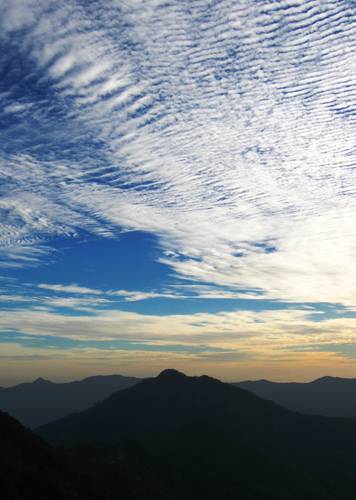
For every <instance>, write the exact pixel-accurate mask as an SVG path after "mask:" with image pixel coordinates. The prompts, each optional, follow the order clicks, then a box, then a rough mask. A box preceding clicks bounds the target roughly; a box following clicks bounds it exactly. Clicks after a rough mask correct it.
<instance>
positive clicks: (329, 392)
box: [234, 377, 356, 418]
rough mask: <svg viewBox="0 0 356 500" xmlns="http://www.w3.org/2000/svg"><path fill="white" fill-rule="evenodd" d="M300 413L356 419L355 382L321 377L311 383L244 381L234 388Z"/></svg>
mask: <svg viewBox="0 0 356 500" xmlns="http://www.w3.org/2000/svg"><path fill="white" fill-rule="evenodd" d="M234 385H235V386H237V387H240V388H242V389H247V390H249V391H251V392H253V393H254V394H256V395H257V396H259V397H261V398H263V399H268V400H270V401H274V402H275V403H278V404H280V405H282V406H284V407H285V408H288V409H290V410H293V411H298V412H300V413H307V414H313V415H324V416H326V417H351V418H356V379H354V378H339V377H322V378H319V379H317V380H314V381H313V382H308V383H298V382H284V383H281V382H270V381H268V380H256V381H244V382H237V383H235V384H234Z"/></svg>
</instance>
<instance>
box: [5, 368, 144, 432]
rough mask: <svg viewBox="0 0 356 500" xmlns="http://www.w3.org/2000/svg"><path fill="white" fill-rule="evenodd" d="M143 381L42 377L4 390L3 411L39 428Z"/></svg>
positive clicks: (130, 378) (116, 377) (117, 377)
mask: <svg viewBox="0 0 356 500" xmlns="http://www.w3.org/2000/svg"><path fill="white" fill-rule="evenodd" d="M138 380H139V379H137V378H135V377H124V376H122V375H109V376H96V377H88V378H85V379H84V380H80V381H76V382H67V383H62V384H61V383H54V382H50V381H49V380H44V379H42V378H38V379H37V380H35V381H34V382H32V383H23V384H19V385H16V386H14V387H8V388H3V387H1V388H0V410H3V411H5V412H7V413H9V414H10V415H12V416H14V417H15V418H16V419H17V420H19V421H20V422H21V423H22V424H23V425H25V426H26V427H30V428H35V427H38V426H39V425H43V424H46V423H48V422H51V421H53V420H57V419H59V418H61V417H64V416H65V415H68V414H69V413H73V412H78V411H83V410H86V409H87V408H89V407H90V406H92V405H93V404H95V403H97V402H98V401H101V400H103V399H106V398H107V397H108V396H109V395H110V394H111V393H112V392H115V391H118V390H120V389H125V388H126V387H130V386H131V385H134V384H135V383H136V382H137V381H138Z"/></svg>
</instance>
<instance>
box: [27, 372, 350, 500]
mask: <svg viewBox="0 0 356 500" xmlns="http://www.w3.org/2000/svg"><path fill="white" fill-rule="evenodd" d="M37 432H38V433H39V434H40V436H41V437H42V438H44V439H46V440H48V441H49V442H51V443H52V444H56V445H61V446H63V445H66V446H71V447H73V446H77V447H78V446H79V448H80V447H85V446H90V445H91V446H93V445H95V446H97V447H100V446H103V447H105V446H108V447H111V448H113V449H114V450H115V452H114V455H113V456H114V457H115V458H113V459H112V460H111V463H115V462H116V463H117V464H119V465H118V467H122V463H123V462H125V461H126V460H127V457H131V459H132V456H134V457H135V458H134V460H133V461H131V463H134V464H135V466H134V467H136V468H137V467H138V468H139V470H140V478H141V481H143V482H145V481H147V482H148V484H150V481H152V478H156V479H157V478H159V481H160V488H159V491H161V492H164V493H162V494H158V493H157V492H156V495H155V497H152V498H167V499H168V498H169V499H170V498H174V499H220V498H224V499H234V500H236V499H241V500H261V499H263V500H272V499H273V500H282V499H284V500H292V499H293V500H299V499H301V498H303V499H305V500H307V499H308V500H311V499H313V500H316V499H319V500H321V499H324V500H327V499H328V500H331V499H333V500H340V499H343V498H356V478H355V473H354V471H355V468H356V454H355V449H356V420H353V419H341V418H325V417H318V416H307V415H301V414H299V413H295V412H291V411H289V410H286V409H284V408H282V407H280V406H278V405H276V404H275V403H273V402H269V401H265V400H262V399H260V398H259V397H257V396H255V395H253V394H252V393H250V392H248V391H246V390H244V389H241V388H239V387H234V386H232V385H230V384H226V383H222V382H220V381H218V380H216V379H213V378H210V377H207V376H202V377H187V376H185V375H184V374H182V373H179V372H176V371H175V370H165V371H164V372H162V373H161V374H160V375H159V376H158V377H156V378H152V379H146V380H143V381H142V382H140V383H137V384H135V385H134V386H132V387H130V388H127V389H124V390H121V391H118V392H116V393H114V394H112V395H111V396H110V397H109V398H107V399H106V400H105V401H103V402H101V403H98V404H97V405H95V406H94V407H92V408H90V409H89V410H86V411H84V412H81V413H77V414H73V415H69V416H67V417H65V418H63V419H60V420H58V421H56V422H54V423H52V424H48V425H46V426H42V427H40V428H39V429H38V430H37ZM120 464H121V465H120ZM167 492H168V493H167Z"/></svg>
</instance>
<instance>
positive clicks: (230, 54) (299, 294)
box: [0, 0, 356, 308]
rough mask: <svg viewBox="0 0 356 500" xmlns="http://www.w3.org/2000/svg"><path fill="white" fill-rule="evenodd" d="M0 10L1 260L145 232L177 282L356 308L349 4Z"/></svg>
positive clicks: (336, 0) (83, 5) (26, 0)
mask: <svg viewBox="0 0 356 500" xmlns="http://www.w3.org/2000/svg"><path fill="white" fill-rule="evenodd" d="M0 19H1V21H0V23H1V35H0V37H1V43H2V45H3V48H4V50H3V51H2V56H1V60H0V63H1V67H2V68H3V76H2V83H1V85H2V89H1V93H0V99H1V104H2V109H3V114H2V117H1V121H2V123H3V125H2V133H3V134H2V135H3V139H2V148H1V151H2V152H1V158H0V176H1V184H2V192H3V196H2V199H1V202H0V245H1V250H0V258H1V261H2V264H1V265H3V266H26V265H29V264H31V265H32V264H36V263H37V262H39V261H41V259H43V258H44V257H45V255H46V254H47V253H48V252H50V251H51V249H50V240H51V237H53V236H56V235H60V236H68V237H77V236H78V234H79V233H80V231H82V230H85V231H89V232H91V233H94V234H97V235H99V236H100V237H109V236H112V235H114V234H116V232H117V231H119V230H142V231H147V232H151V233H154V234H156V235H157V236H158V237H159V241H160V245H161V249H162V254H161V261H162V262H164V263H166V264H168V265H169V266H171V268H172V269H173V270H174V271H175V273H177V275H178V276H180V277H183V278H189V279H191V280H194V281H196V282H199V283H208V284H210V285H211V284H215V285H219V286H224V287H225V289H226V287H227V288H228V289H230V290H231V291H238V290H245V291H247V292H248V293H250V296H251V297H253V296H254V295H253V294H254V293H256V291H257V292H258V293H259V296H258V297H259V298H261V296H262V297H263V298H268V299H278V300H284V301H294V302H298V301H300V302H332V303H342V304H343V305H345V306H348V307H349V308H355V307H356V299H355V297H356V267H355V266H354V262H355V259H356V226H355V223H354V220H355V215H356V198H355V186H356V170H355V169H354V168H353V165H354V157H353V156H352V146H353V143H354V138H355V136H356V130H355V120H354V105H355V100H354V97H355V87H354V83H355V79H354V71H353V70H354V67H355V62H354V54H355V51H354V49H355V47H354V46H355V40H356V38H355V21H354V20H355V6H354V4H353V3H352V2H347V1H340V0H326V1H325V0H304V1H298V0H293V1H289V0H284V1H278V2H277V1H267V0H265V1H260V2H254V1H252V0H247V1H245V2H234V1H230V0H223V1H221V2H216V3H212V2H208V1H201V2H190V1H184V0H183V1H182V0H179V1H178V0H177V1H173V2H170V3H167V2H165V1H163V0H162V1H160V0H145V1H140V0H135V1H132V2H124V1H122V2H121V1H105V2H101V1H99V2H79V1H56V2H54V1H51V0H46V1H45V2H44V1H38V0H36V1H32V0H11V1H10V0H3V2H2V15H1V16H0ZM24 82H25V83H24ZM59 291H60V290H59ZM72 291H74V290H72ZM74 293H75V291H74ZM251 293H252V295H251Z"/></svg>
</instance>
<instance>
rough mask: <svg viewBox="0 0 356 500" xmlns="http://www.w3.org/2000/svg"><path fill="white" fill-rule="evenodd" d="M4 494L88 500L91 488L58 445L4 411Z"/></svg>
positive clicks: (0, 422) (0, 464)
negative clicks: (44, 438)
mask: <svg viewBox="0 0 356 500" xmlns="http://www.w3.org/2000/svg"><path fill="white" fill-rule="evenodd" d="M0 450H1V452H0V498H1V499H2V500H32V499H33V498H35V499H36V500H48V499H51V500H87V499H88V498H89V496H87V493H88V492H87V491H86V489H85V487H84V488H82V486H81V485H80V483H79V482H78V481H77V477H76V475H75V474H74V473H73V472H72V471H71V469H70V467H69V466H68V464H67V463H66V461H65V460H64V459H63V457H62V456H61V455H60V454H58V453H57V452H56V451H55V450H54V449H52V448H51V447H50V446H48V445H47V444H46V443H45V442H43V441H42V440H41V439H40V438H39V437H38V436H37V435H36V434H34V433H32V432H31V431H30V430H29V429H26V428H25V427H23V426H22V425H21V424H20V423H19V422H18V421H17V420H15V419H14V418H13V417H11V416H10V415H8V414H6V413H3V412H1V411H0Z"/></svg>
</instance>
